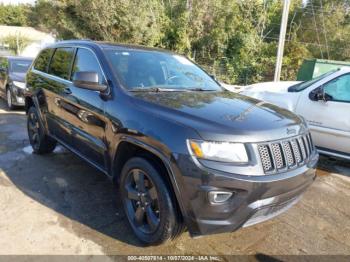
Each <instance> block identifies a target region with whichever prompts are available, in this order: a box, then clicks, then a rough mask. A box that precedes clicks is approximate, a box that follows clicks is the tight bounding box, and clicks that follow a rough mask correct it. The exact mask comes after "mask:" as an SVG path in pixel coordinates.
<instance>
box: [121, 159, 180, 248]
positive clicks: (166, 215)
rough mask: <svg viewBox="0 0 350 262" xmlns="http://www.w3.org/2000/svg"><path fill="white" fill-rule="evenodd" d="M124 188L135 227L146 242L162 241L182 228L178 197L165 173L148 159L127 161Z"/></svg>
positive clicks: (154, 243) (125, 198)
mask: <svg viewBox="0 0 350 262" xmlns="http://www.w3.org/2000/svg"><path fill="white" fill-rule="evenodd" d="M120 192H121V195H122V200H123V205H124V210H125V212H126V215H127V218H128V221H129V223H130V225H131V228H132V229H133V231H134V233H135V235H136V236H137V237H138V238H139V239H140V240H141V241H142V242H144V243H146V244H150V245H157V244H161V243H163V242H165V241H167V240H168V239H171V238H173V237H175V236H177V235H178V233H179V232H180V231H181V230H182V223H181V221H180V219H179V214H178V213H177V211H176V204H175V199H174V197H173V196H172V194H171V193H170V190H169V188H168V186H167V185H166V183H165V182H164V180H163V179H162V177H161V174H160V173H159V172H158V171H157V170H156V169H155V168H154V167H153V165H152V164H151V163H150V162H149V161H147V160H146V159H144V158H140V157H135V158H132V159H130V160H129V161H127V163H126V164H125V165H124V167H123V170H122V173H121V183H120Z"/></svg>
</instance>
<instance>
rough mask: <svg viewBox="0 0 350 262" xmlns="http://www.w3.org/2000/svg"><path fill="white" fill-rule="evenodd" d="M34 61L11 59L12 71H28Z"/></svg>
mask: <svg viewBox="0 0 350 262" xmlns="http://www.w3.org/2000/svg"><path fill="white" fill-rule="evenodd" d="M31 63H32V61H29V60H14V61H11V72H15V73H26V72H27V71H28V68H29V66H30V65H31Z"/></svg>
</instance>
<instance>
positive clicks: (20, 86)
mask: <svg viewBox="0 0 350 262" xmlns="http://www.w3.org/2000/svg"><path fill="white" fill-rule="evenodd" d="M12 83H13V85H14V86H16V87H19V88H21V89H25V88H26V83H24V82H18V81H13V82H12Z"/></svg>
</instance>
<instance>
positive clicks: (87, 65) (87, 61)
mask: <svg viewBox="0 0 350 262" xmlns="http://www.w3.org/2000/svg"><path fill="white" fill-rule="evenodd" d="M85 71H90V72H96V73H97V74H98V81H99V83H100V84H102V83H104V82H105V81H104V77H103V74H102V69H101V67H100V65H99V63H98V61H97V58H96V56H95V55H94V54H93V53H92V51H90V50H87V49H85V48H79V49H78V51H77V54H76V57H75V61H74V66H73V70H72V76H71V79H73V77H74V74H75V73H76V72H85Z"/></svg>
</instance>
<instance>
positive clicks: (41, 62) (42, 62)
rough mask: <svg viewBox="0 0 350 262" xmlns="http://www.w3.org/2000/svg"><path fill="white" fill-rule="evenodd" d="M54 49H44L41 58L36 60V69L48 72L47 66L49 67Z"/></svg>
mask: <svg viewBox="0 0 350 262" xmlns="http://www.w3.org/2000/svg"><path fill="white" fill-rule="evenodd" d="M51 54H52V49H44V50H43V51H41V53H40V54H39V56H38V57H37V58H36V59H35V63H34V69H36V70H39V71H42V72H46V69H47V66H48V65H49V62H50V58H51Z"/></svg>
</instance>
